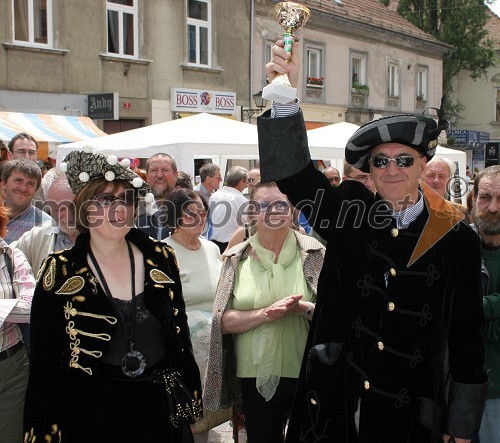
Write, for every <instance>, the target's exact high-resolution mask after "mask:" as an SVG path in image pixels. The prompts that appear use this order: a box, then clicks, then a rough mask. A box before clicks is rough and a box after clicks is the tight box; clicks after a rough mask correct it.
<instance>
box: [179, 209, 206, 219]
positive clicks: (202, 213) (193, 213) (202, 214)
mask: <svg viewBox="0 0 500 443" xmlns="http://www.w3.org/2000/svg"><path fill="white" fill-rule="evenodd" d="M184 214H185V215H187V216H188V217H191V218H195V217H196V216H197V215H198V216H199V217H206V216H207V211H205V210H204V209H200V210H199V211H193V210H191V209H186V210H185V211H184Z"/></svg>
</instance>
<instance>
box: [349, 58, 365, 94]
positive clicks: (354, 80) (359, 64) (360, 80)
mask: <svg viewBox="0 0 500 443" xmlns="http://www.w3.org/2000/svg"><path fill="white" fill-rule="evenodd" d="M366 84H367V79H366V55H364V54H360V53H352V54H351V88H352V87H353V86H355V85H366Z"/></svg>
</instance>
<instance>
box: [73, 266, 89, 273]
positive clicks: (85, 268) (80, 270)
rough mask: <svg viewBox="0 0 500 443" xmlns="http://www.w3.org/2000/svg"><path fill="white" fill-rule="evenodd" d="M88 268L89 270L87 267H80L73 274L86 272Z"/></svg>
mask: <svg viewBox="0 0 500 443" xmlns="http://www.w3.org/2000/svg"><path fill="white" fill-rule="evenodd" d="M88 270H89V268H87V267H83V268H82V269H78V271H76V272H75V274H77V275H80V274H83V273H85V272H87V271H88Z"/></svg>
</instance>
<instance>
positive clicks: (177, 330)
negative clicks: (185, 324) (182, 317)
mask: <svg viewBox="0 0 500 443" xmlns="http://www.w3.org/2000/svg"><path fill="white" fill-rule="evenodd" d="M175 332H177V334H178V333H179V332H181V328H179V326H176V327H175Z"/></svg>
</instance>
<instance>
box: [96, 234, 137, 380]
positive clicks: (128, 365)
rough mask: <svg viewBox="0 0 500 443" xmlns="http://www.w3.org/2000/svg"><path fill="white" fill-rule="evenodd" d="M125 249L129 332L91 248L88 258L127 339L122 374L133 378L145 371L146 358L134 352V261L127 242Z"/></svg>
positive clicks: (135, 309) (135, 303) (135, 311)
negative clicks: (129, 291) (129, 283)
mask: <svg viewBox="0 0 500 443" xmlns="http://www.w3.org/2000/svg"><path fill="white" fill-rule="evenodd" d="M127 248H128V254H129V257H130V270H131V272H132V300H131V302H130V307H131V308H129V313H130V314H131V323H132V324H131V326H130V331H127V327H126V325H125V319H124V318H123V317H122V316H121V314H120V312H119V311H118V309H117V307H116V305H115V301H114V299H113V296H112V295H111V291H110V290H109V287H108V284H107V282H106V279H105V278H104V275H103V273H102V271H101V268H100V266H99V263H98V262H97V259H96V258H95V255H94V253H93V252H92V248H89V257H90V260H91V261H92V264H93V265H94V267H95V269H96V271H97V274H98V275H99V279H100V280H101V283H102V286H103V289H104V293H105V294H106V296H107V297H108V298H109V299H110V300H111V303H112V305H113V308H114V310H115V312H116V313H117V314H118V316H119V317H120V318H121V321H120V322H119V324H120V326H121V328H122V330H123V333H124V335H125V338H127V339H128V343H129V351H128V352H127V353H126V354H125V355H124V356H123V358H122V362H121V368H122V372H123V373H124V374H125V375H126V376H127V377H130V378H135V377H137V376H139V375H141V374H142V373H143V372H144V370H145V369H146V358H145V357H144V355H143V354H142V353H141V352H139V351H136V350H134V345H135V344H134V335H135V325H136V321H137V302H136V296H135V261H134V253H133V252H132V247H131V246H130V243H129V242H128V241H127Z"/></svg>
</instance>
